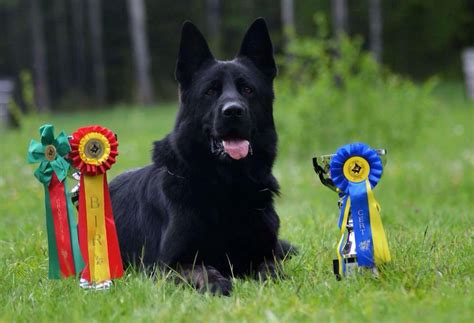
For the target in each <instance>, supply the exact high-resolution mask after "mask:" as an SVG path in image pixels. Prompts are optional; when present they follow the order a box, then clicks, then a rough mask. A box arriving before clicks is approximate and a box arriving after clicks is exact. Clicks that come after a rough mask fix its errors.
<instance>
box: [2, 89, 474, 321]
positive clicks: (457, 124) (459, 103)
mask: <svg viewBox="0 0 474 323" xmlns="http://www.w3.org/2000/svg"><path fill="white" fill-rule="evenodd" d="M277 94H278V92H277ZM430 98H431V99H432V100H433V102H434V104H432V105H430V106H429V108H428V109H425V110H424V112H423V113H425V114H427V115H429V118H425V119H423V120H424V121H423V122H422V123H421V124H420V125H419V131H418V130H417V131H415V132H414V135H413V137H414V138H413V140H408V141H407V140H405V141H397V140H391V139H390V138H391V137H388V139H387V140H386V141H387V142H382V143H381V142H380V140H381V139H380V138H384V137H378V138H375V137H374V139H373V140H372V139H371V138H370V136H365V137H363V138H368V139H367V141H368V143H369V144H374V143H375V144H377V145H380V144H381V145H384V146H385V148H388V150H389V156H388V164H387V166H386V169H385V173H384V176H383V177H382V180H381V182H380V184H379V186H377V188H376V189H375V195H376V197H377V199H378V201H379V202H380V204H381V205H382V217H383V221H384V226H385V230H386V232H387V235H388V240H389V244H390V247H391V251H392V256H393V261H392V263H390V264H389V265H387V266H386V267H385V268H384V270H383V271H382V274H381V276H380V277H379V278H377V279H376V278H374V277H372V276H370V275H359V276H356V277H353V278H350V279H344V280H343V281H336V280H335V279H334V276H333V274H332V259H333V257H334V250H335V244H336V241H337V238H338V233H337V226H336V224H337V218H338V211H337V205H336V201H337V196H336V195H335V194H334V193H332V192H331V191H329V190H328V189H327V188H325V187H323V186H322V185H321V184H320V183H319V181H318V180H317V178H316V176H315V174H314V172H313V170H312V165H311V157H312V156H315V155H317V154H326V153H332V152H334V151H335V150H336V149H337V147H338V145H342V144H345V143H349V142H351V141H354V140H357V139H358V137H357V136H354V135H352V134H348V135H347V136H346V137H344V136H342V138H343V139H340V138H341V137H338V138H339V139H337V140H336V139H335V140H333V139H331V138H330V137H328V138H325V137H324V136H323V135H321V136H320V137H309V138H301V141H298V139H295V138H298V137H295V136H293V133H292V131H300V132H302V133H303V136H304V132H305V131H306V130H305V129H306V128H303V131H301V128H302V127H306V126H307V125H304V124H303V125H301V124H298V123H297V122H298V121H295V120H297V119H291V118H287V116H290V115H291V114H292V113H293V112H292V111H293V110H292V106H291V105H290V104H288V102H290V101H289V100H283V99H282V100H278V99H277V102H276V108H275V115H276V120H277V125H278V130H279V135H280V148H281V149H280V155H279V158H278V160H277V162H276V165H275V170H274V173H275V175H276V177H277V178H278V180H279V181H280V184H281V191H282V194H281V197H279V198H278V199H277V201H276V206H277V210H278V213H279V215H280V218H281V237H283V238H286V239H288V240H290V241H291V242H293V243H295V244H296V245H298V246H299V248H300V251H301V252H300V254H299V255H298V256H296V257H294V258H293V259H291V260H290V261H288V262H286V263H285V266H284V267H285V272H286V274H287V276H288V277H287V279H284V280H277V281H272V282H266V283H264V284H261V283H258V282H256V281H253V280H250V279H249V280H240V279H236V280H235V281H234V292H233V294H232V296H231V297H213V296H210V295H207V294H204V295H202V294H198V293H196V292H195V291H194V290H193V289H191V288H190V287H187V286H183V285H179V286H177V285H175V284H174V283H173V282H171V281H169V280H167V279H166V277H160V278H157V279H152V278H149V277H146V276H145V275H144V274H143V273H140V272H135V271H133V270H128V271H127V272H126V275H125V277H124V278H123V279H120V280H118V281H116V284H115V285H114V287H113V288H112V289H111V290H109V291H105V292H104V291H102V292H89V291H84V290H81V289H80V288H79V287H78V282H77V281H76V280H74V279H68V280H60V281H55V280H48V279H47V264H48V263H47V244H46V230H45V221H44V219H45V217H44V206H43V189H42V187H41V185H40V183H39V182H37V181H36V179H35V178H34V176H33V171H34V168H35V166H32V165H28V164H26V150H27V146H28V143H29V140H30V139H31V138H38V132H37V131H38V128H39V126H40V125H42V124H43V123H46V122H49V123H52V124H54V125H55V127H56V131H59V130H60V129H64V130H65V131H66V132H68V133H71V132H72V131H74V130H75V129H76V128H78V127H79V126H84V125H88V124H91V123H97V124H101V125H104V126H106V127H109V128H111V129H113V130H114V131H115V132H116V133H117V134H118V136H119V142H120V147H119V151H120V156H119V159H118V162H117V163H116V164H115V165H114V167H113V169H112V170H111V171H110V173H109V174H110V178H112V177H114V176H115V175H117V174H119V173H120V172H122V171H124V170H126V169H128V168H132V167H137V166H142V165H146V164H147V163H149V161H150V149H151V143H152V141H153V140H154V139H158V138H160V137H162V136H163V135H164V134H166V133H167V132H168V131H169V130H170V129H171V128H172V127H173V120H174V116H175V114H176V104H174V103H173V104H162V105H159V106H156V107H153V108H148V109H144V108H143V109H139V108H133V107H128V106H117V107H114V108H113V109H109V110H101V111H93V110H91V111H79V112H75V111H74V112H69V113H66V112H62V113H59V114H56V115H51V116H43V115H41V116H29V117H27V118H25V119H24V120H23V127H22V128H21V130H16V131H8V132H3V133H1V142H0V156H1V158H0V170H1V172H0V258H1V266H0V304H1V306H0V321H5V322H8V321H71V322H74V321H130V320H134V321H135V322H140V321H161V322H169V321H177V322H185V321H186V322H187V321H189V322H194V321H210V322H224V321H239V322H254V321H269V322H279V321H283V322H295V321H312V322H314V321H352V322H361V321H384V322H391V321H393V322H415V321H416V322H468V321H472V318H473V317H474V297H473V295H474V293H473V292H472V291H473V288H474V286H473V280H474V233H473V232H474V230H473V226H474V208H473V207H474V143H473V142H474V133H473V124H474V104H473V103H469V102H467V101H466V100H465V99H463V97H462V88H461V87H460V86H459V85H458V86H449V87H448V86H443V85H441V86H439V87H435V88H434V90H433V93H432V94H430ZM297 103H298V101H297V100H296V99H295V104H297ZM348 104H349V103H348ZM387 104H390V102H388V103H387ZM392 104H395V103H392ZM315 109H316V107H315ZM399 109H401V110H402V109H403V107H399ZM380 113H381V114H383V113H384V112H383V111H381V112H380ZM405 117H406V114H404V113H401V114H395V115H393V116H391V118H393V121H394V122H395V121H397V118H405ZM369 118H370V116H369ZM398 121H400V120H398ZM401 121H402V122H399V123H397V124H400V125H401V126H400V129H398V131H400V132H402V133H403V132H404V131H405V130H404V129H403V124H404V122H403V120H401ZM289 122H290V124H288V123H289ZM291 122H292V123H291ZM323 123H324V120H321V125H322V124H323ZM314 126H315V127H317V126H318V125H314ZM342 126H344V124H342ZM381 127H383V126H382V125H381ZM308 131H309V129H308ZM377 131H378V132H381V131H382V132H383V131H384V129H378V130H377ZM309 133H310V132H309ZM343 140H344V141H343ZM295 145H296V146H298V150H297V152H295V151H294V150H293V149H292V147H294V146H295Z"/></svg>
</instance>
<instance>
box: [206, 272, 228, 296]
mask: <svg viewBox="0 0 474 323" xmlns="http://www.w3.org/2000/svg"><path fill="white" fill-rule="evenodd" d="M207 290H208V291H209V292H210V293H211V294H212V295H223V296H230V293H231V292H232V282H231V281H230V280H229V279H227V278H224V277H222V278H219V279H218V280H216V281H213V282H209V285H208V289H207Z"/></svg>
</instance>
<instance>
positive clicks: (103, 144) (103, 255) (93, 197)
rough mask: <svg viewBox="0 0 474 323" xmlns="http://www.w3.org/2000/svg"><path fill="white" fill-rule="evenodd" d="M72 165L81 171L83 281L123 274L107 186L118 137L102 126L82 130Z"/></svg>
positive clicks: (74, 136)
mask: <svg viewBox="0 0 474 323" xmlns="http://www.w3.org/2000/svg"><path fill="white" fill-rule="evenodd" d="M69 142H70V145H71V148H72V151H71V152H70V154H69V156H70V159H71V160H72V164H73V166H74V167H75V168H77V169H78V170H79V171H80V172H81V178H80V192H79V242H80V247H81V251H82V255H83V257H84V259H85V262H86V267H85V269H84V271H83V273H82V278H84V279H86V280H87V281H89V282H91V283H97V282H102V281H105V280H109V279H114V278H119V277H122V275H123V266H122V258H121V256H120V247H119V242H118V238H117V230H116V228H115V221H114V216H113V213H112V206H111V202H110V194H109V189H108V185H107V170H109V169H110V167H112V165H113V164H114V163H115V158H116V157H117V155H118V150H117V147H118V142H117V139H116V137H115V134H114V133H113V132H112V131H110V130H109V129H107V128H104V127H101V126H89V127H83V128H80V129H78V130H77V131H76V132H74V133H73V134H72V137H71V138H70V141H69Z"/></svg>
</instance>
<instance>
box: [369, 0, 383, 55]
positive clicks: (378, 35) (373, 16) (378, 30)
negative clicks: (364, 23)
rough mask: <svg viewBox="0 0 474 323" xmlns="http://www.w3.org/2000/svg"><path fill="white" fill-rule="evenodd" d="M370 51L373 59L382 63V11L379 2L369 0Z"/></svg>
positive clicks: (378, 0)
mask: <svg viewBox="0 0 474 323" xmlns="http://www.w3.org/2000/svg"><path fill="white" fill-rule="evenodd" d="M369 24H370V36H369V38H370V42H369V46H370V51H371V52H372V54H373V55H374V58H375V59H376V60H377V61H378V62H381V61H382V51H383V48H382V9H381V5H380V0H369Z"/></svg>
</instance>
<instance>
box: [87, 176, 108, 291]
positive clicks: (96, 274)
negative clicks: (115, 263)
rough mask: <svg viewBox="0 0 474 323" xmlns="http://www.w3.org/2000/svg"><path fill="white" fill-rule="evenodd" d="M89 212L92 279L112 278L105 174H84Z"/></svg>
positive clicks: (98, 280) (88, 227)
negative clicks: (106, 224)
mask: <svg viewBox="0 0 474 323" xmlns="http://www.w3.org/2000/svg"><path fill="white" fill-rule="evenodd" d="M84 191H85V200H86V214H87V240H88V241H87V242H88V243H87V245H88V253H89V270H90V275H91V281H93V282H100V281H104V280H107V279H109V278H110V270H109V256H108V249H107V232H106V230H105V209H104V201H105V199H104V175H103V174H100V175H97V176H87V175H84Z"/></svg>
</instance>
